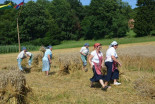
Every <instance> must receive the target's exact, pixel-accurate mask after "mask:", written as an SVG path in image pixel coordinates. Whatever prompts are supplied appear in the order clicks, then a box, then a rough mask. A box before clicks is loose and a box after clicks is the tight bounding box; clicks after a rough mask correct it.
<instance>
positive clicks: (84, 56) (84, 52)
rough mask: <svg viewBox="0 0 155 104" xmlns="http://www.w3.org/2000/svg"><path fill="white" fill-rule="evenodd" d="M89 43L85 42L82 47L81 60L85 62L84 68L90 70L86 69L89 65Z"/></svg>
mask: <svg viewBox="0 0 155 104" xmlns="http://www.w3.org/2000/svg"><path fill="white" fill-rule="evenodd" d="M88 47H89V44H88V43H85V44H84V46H83V47H82V48H81V50H80V54H81V60H82V62H83V70H85V71H88V69H86V65H87V56H88V53H89V49H88Z"/></svg>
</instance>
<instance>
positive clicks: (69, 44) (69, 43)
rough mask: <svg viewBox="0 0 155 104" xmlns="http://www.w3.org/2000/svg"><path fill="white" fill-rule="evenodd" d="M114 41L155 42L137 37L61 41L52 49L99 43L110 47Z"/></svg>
mask: <svg viewBox="0 0 155 104" xmlns="http://www.w3.org/2000/svg"><path fill="white" fill-rule="evenodd" d="M114 40H115V41H117V42H118V44H128V43H140V42H150V41H155V36H152V37H138V38H113V39H100V40H80V41H63V42H62V44H60V45H55V46H54V49H64V48H76V47H81V46H83V45H84V44H85V43H89V45H90V46H93V45H94V44H95V43H101V44H102V45H110V43H111V42H112V41H114Z"/></svg>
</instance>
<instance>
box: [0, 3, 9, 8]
mask: <svg viewBox="0 0 155 104" xmlns="http://www.w3.org/2000/svg"><path fill="white" fill-rule="evenodd" d="M9 8H12V4H11V2H10V3H9V4H6V5H2V6H0V9H9Z"/></svg>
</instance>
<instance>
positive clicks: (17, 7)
mask: <svg viewBox="0 0 155 104" xmlns="http://www.w3.org/2000/svg"><path fill="white" fill-rule="evenodd" d="M23 4H24V0H23V2H21V3H20V4H18V5H16V6H14V8H16V9H19V8H20V6H22V5H23Z"/></svg>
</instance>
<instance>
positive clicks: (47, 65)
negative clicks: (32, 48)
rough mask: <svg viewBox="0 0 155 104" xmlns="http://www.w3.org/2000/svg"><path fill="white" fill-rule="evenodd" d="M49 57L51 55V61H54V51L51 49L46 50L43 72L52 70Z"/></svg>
mask: <svg viewBox="0 0 155 104" xmlns="http://www.w3.org/2000/svg"><path fill="white" fill-rule="evenodd" d="M48 55H50V59H52V51H51V50H50V49H46V51H45V54H44V57H43V59H42V62H43V67H42V71H49V70H50V62H49V60H48Z"/></svg>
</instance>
